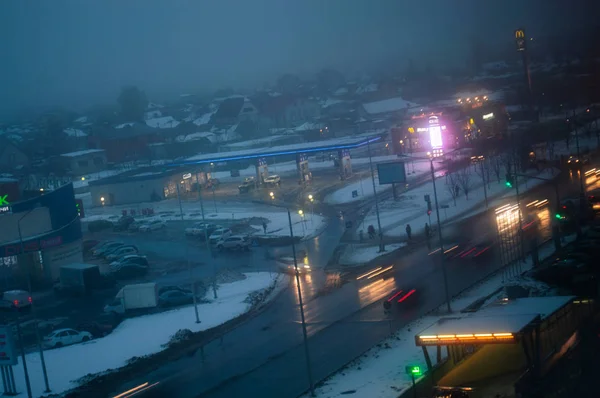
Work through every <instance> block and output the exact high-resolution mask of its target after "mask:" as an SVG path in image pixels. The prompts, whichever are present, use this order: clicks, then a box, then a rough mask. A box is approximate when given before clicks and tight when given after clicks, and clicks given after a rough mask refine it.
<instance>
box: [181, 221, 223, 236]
mask: <svg viewBox="0 0 600 398" xmlns="http://www.w3.org/2000/svg"><path fill="white" fill-rule="evenodd" d="M217 229H218V228H217V226H216V225H215V224H207V223H202V222H200V223H196V224H194V225H193V226H191V227H189V228H186V229H185V234H186V235H188V236H204V234H205V233H208V234H209V235H210V234H211V233H212V232H213V231H216V230H217Z"/></svg>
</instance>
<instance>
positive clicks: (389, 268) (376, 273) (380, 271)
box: [367, 265, 394, 279]
mask: <svg viewBox="0 0 600 398" xmlns="http://www.w3.org/2000/svg"><path fill="white" fill-rule="evenodd" d="M392 268H394V266H393V265H390V266H389V267H386V268H384V269H382V270H379V271H377V272H375V273H374V274H371V275H369V276H368V277H367V279H373V278H375V277H376V276H379V275H381V274H383V273H384V272H387V271H389V270H391V269H392Z"/></svg>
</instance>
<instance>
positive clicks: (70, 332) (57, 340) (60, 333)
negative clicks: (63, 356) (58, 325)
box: [44, 329, 93, 348]
mask: <svg viewBox="0 0 600 398" xmlns="http://www.w3.org/2000/svg"><path fill="white" fill-rule="evenodd" d="M92 338H93V336H92V334H91V333H90V332H78V331H77V330H74V329H58V330H55V331H53V332H52V333H50V334H49V335H48V336H46V337H44V345H45V346H46V347H48V348H50V347H54V348H58V347H63V346H66V345H70V344H77V343H81V342H84V341H89V340H91V339H92Z"/></svg>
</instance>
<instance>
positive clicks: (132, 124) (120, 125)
mask: <svg viewBox="0 0 600 398" xmlns="http://www.w3.org/2000/svg"><path fill="white" fill-rule="evenodd" d="M132 126H135V123H134V122H128V123H121V124H117V125H116V126H115V128H116V129H122V128H124V127H132Z"/></svg>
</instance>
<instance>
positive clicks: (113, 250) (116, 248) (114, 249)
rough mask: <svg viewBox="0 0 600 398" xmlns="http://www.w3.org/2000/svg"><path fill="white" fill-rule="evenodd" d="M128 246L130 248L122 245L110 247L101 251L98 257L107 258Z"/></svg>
mask: <svg viewBox="0 0 600 398" xmlns="http://www.w3.org/2000/svg"><path fill="white" fill-rule="evenodd" d="M129 246H131V245H125V244H122V245H118V246H114V247H111V248H109V249H106V250H105V251H103V252H102V253H101V254H100V256H99V257H104V258H108V256H110V255H111V254H114V253H116V252H118V251H119V250H121V249H122V248H124V247H129Z"/></svg>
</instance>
